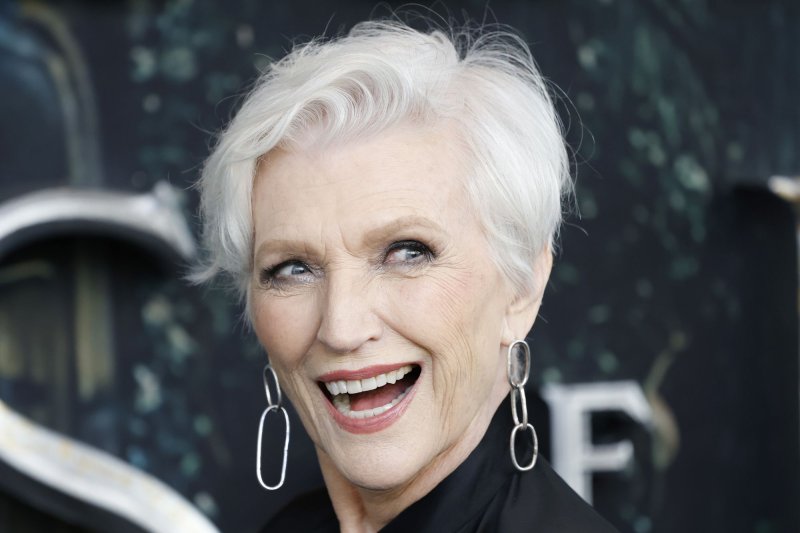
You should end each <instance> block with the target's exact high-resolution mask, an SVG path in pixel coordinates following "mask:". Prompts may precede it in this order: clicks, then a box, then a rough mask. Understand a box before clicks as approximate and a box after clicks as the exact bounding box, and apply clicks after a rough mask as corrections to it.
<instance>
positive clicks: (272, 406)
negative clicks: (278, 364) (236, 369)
mask: <svg viewBox="0 0 800 533" xmlns="http://www.w3.org/2000/svg"><path fill="white" fill-rule="evenodd" d="M268 371H269V372H268ZM269 374H272V379H273V380H274V381H275V391H276V395H277V398H278V401H277V402H275V403H273V402H272V394H271V393H270V391H269V379H268V376H269ZM264 391H265V392H266V393H267V408H266V409H264V412H263V413H261V421H260V422H259V423H258V452H257V454H256V476H257V477H258V482H259V483H261V486H262V487H264V488H265V489H267V490H277V489H279V488H281V487H282V486H283V481H284V480H285V479H286V460H287V458H288V457H289V415H288V414H287V413H286V409H285V408H284V407H283V406H282V405H281V401H282V400H283V396H282V395H281V385H280V383H278V375H277V374H276V373H275V370H273V369H272V367H271V366H270V365H267V366H265V367H264ZM270 411H280V412H282V413H283V418H284V420H285V421H286V439H285V440H284V443H283V465H282V466H281V479H280V481H278V484H277V485H273V486H269V485H267V484H266V483H264V480H263V479H261V437H262V436H263V435H264V420H265V419H266V418H267V413H269V412H270Z"/></svg>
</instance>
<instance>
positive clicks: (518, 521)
mask: <svg viewBox="0 0 800 533" xmlns="http://www.w3.org/2000/svg"><path fill="white" fill-rule="evenodd" d="M511 428H512V422H511V413H510V408H509V406H508V402H504V403H503V404H502V405H501V407H500V409H498V412H497V413H495V415H494V418H493V419H492V422H491V424H490V425H489V428H488V429H487V431H486V435H484V437H483V439H482V440H481V442H480V444H478V447H477V448H475V450H474V451H473V452H472V453H471V454H470V455H469V457H467V459H466V461H464V462H463V463H462V464H461V466H459V467H458V468H457V469H456V470H455V471H454V472H453V473H452V474H450V475H449V476H448V477H447V478H445V479H444V480H443V481H442V482H441V483H439V485H438V486H437V487H436V488H434V489H433V490H432V491H431V492H430V493H429V494H428V495H427V496H425V497H424V498H422V499H421V500H419V501H417V502H415V503H414V504H412V505H411V506H410V507H408V508H407V509H406V510H405V511H403V512H402V513H400V514H399V515H398V516H397V517H396V518H395V519H394V520H392V522H391V523H389V524H388V525H387V526H386V527H384V528H383V529H381V533H401V532H402V533H407V532H409V531H413V532H414V533H451V532H452V533H473V532H474V533H478V532H484V533H489V532H492V533H494V532H503V533H506V532H507V533H523V532H525V533H617V532H616V530H615V529H614V528H613V527H612V526H611V525H610V524H609V523H608V522H606V521H605V520H603V519H602V518H601V517H600V515H598V514H597V513H596V512H595V511H594V510H593V509H592V508H591V507H590V506H589V505H588V504H587V503H586V502H584V501H583V499H581V497H580V496H578V495H577V494H576V493H575V492H574V491H573V490H572V489H571V488H569V486H568V485H567V484H566V483H565V482H564V481H563V480H562V479H561V478H560V477H558V474H556V473H555V472H554V471H553V469H552V468H551V467H550V465H549V464H548V463H547V461H545V460H544V459H543V458H542V457H541V456H540V457H539V459H538V461H537V463H536V466H535V467H534V468H533V470H530V471H528V472H519V471H517V470H516V469H515V468H514V466H513V465H512V464H511V458H510V456H509V451H508V439H509V437H510V435H511ZM523 436H526V437H528V438H530V433H529V432H526V433H524V434H522V435H520V437H518V438H520V439H521V438H523ZM521 455H522V454H521ZM523 457H530V453H528V455H527V456H523ZM297 531H303V532H309V533H328V532H330V533H336V532H338V531H339V523H338V521H337V520H336V514H335V513H334V512H333V506H332V505H331V502H330V499H329V498H328V494H327V492H326V491H325V490H324V489H320V490H317V491H314V492H312V493H309V494H306V495H304V496H301V497H299V498H297V499H296V500H294V501H293V502H292V503H290V504H289V505H288V506H287V507H285V508H284V509H283V510H281V512H279V513H278V515H277V516H276V517H275V518H273V519H272V520H271V521H270V522H269V523H268V524H267V525H266V526H264V528H263V529H262V533H282V532H292V533H294V532H297Z"/></svg>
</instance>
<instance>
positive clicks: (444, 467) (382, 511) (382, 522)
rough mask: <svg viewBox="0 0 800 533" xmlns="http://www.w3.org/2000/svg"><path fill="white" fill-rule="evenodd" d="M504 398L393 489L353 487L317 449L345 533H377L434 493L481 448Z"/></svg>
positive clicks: (488, 403)
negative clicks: (461, 436) (418, 470)
mask: <svg viewBox="0 0 800 533" xmlns="http://www.w3.org/2000/svg"><path fill="white" fill-rule="evenodd" d="M506 392H507V391H506ZM504 395H505V392H504V394H503V395H501V396H500V397H499V398H493V400H495V401H490V402H487V407H489V408H488V409H483V410H481V411H480V412H479V413H478V415H477V416H476V417H475V418H474V419H473V420H472V422H471V423H470V425H469V427H468V428H467V430H466V431H465V432H464V436H463V438H461V439H459V440H458V441H457V442H455V443H454V444H453V445H452V446H450V447H449V448H447V449H446V450H444V451H443V452H441V453H440V454H439V455H438V456H437V457H436V458H435V459H434V460H433V461H432V462H431V463H430V464H428V465H427V466H426V467H425V468H423V469H422V470H421V471H420V472H418V473H417V474H416V475H415V476H414V477H413V478H411V479H410V480H408V481H407V482H405V483H402V484H401V485H398V486H397V487H393V488H390V489H385V490H373V489H367V488H364V487H359V486H357V485H354V484H353V483H351V482H350V481H349V480H348V479H347V478H345V477H344V476H343V475H342V474H341V473H340V472H339V470H338V469H337V468H336V465H335V464H334V463H333V461H331V459H330V457H329V456H328V455H327V454H326V453H325V452H324V451H323V450H321V449H320V448H317V456H318V457H319V464H320V468H321V470H322V476H323V478H324V480H325V486H326V487H327V489H328V494H329V495H330V498H331V502H332V503H333V509H334V511H335V512H336V517H337V519H338V520H339V527H340V530H341V531H342V533H373V532H376V531H378V530H380V529H381V528H383V527H384V526H386V525H387V524H388V523H389V522H391V521H392V520H393V519H394V518H395V517H396V516H397V515H399V514H400V513H401V512H403V511H404V510H405V509H407V508H408V507H409V506H411V505H412V504H413V503H414V502H416V501H418V500H419V499H421V498H422V497H424V496H425V495H426V494H428V493H429V492H431V491H432V490H433V489H434V488H435V487H436V486H437V485H438V484H439V483H441V482H442V480H444V479H445V478H446V477H447V476H449V475H450V474H451V473H453V471H455V469H456V468H458V466H459V465H460V464H461V463H463V462H464V460H466V458H467V457H468V456H469V454H470V453H472V451H473V450H474V449H475V448H476V447H477V446H478V444H479V443H480V441H481V439H482V438H483V436H484V434H485V433H486V429H487V428H488V427H489V423H490V422H491V419H492V416H493V415H494V412H495V411H496V409H497V407H498V406H499V405H500V403H501V402H502V400H503V398H504V397H505V396H504Z"/></svg>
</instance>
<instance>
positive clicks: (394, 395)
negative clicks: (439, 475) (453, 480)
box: [318, 363, 442, 491]
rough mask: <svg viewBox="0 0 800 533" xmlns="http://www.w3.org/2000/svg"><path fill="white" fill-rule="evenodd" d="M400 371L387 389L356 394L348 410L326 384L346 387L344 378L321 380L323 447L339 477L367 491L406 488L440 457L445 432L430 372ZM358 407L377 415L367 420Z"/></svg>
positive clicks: (407, 367) (411, 368)
mask: <svg viewBox="0 0 800 533" xmlns="http://www.w3.org/2000/svg"><path fill="white" fill-rule="evenodd" d="M393 366H398V365H393ZM401 368H402V369H403V370H402V376H399V377H398V379H396V380H391V379H390V383H388V384H387V385H386V386H385V387H380V386H379V387H378V388H377V389H371V390H370V391H367V392H363V393H356V394H354V395H352V394H351V395H350V399H348V400H347V402H346V405H343V402H342V398H341V396H342V394H339V395H338V396H339V398H337V397H336V396H337V395H336V394H331V392H330V388H329V387H330V386H327V387H326V386H325V382H328V383H330V382H331V381H340V382H341V381H342V379H341V378H342V376H341V375H339V374H338V373H337V374H335V375H333V376H325V379H323V380H321V381H320V391H321V395H322V396H324V401H323V402H322V403H323V405H324V409H323V411H324V413H323V414H322V417H323V418H325V419H326V423H325V424H323V425H322V426H323V427H324V428H325V429H324V430H323V431H322V432H320V433H318V437H319V444H321V448H322V450H324V452H325V454H326V455H327V456H328V458H329V459H330V461H331V462H332V465H333V466H335V468H336V470H337V471H338V473H339V474H340V475H341V476H343V477H344V478H345V479H346V480H347V481H348V482H350V483H351V484H353V485H355V486H358V487H360V488H363V489H368V490H373V491H386V490H391V489H394V488H397V487H400V486H403V485H404V484H407V483H408V482H409V481H411V480H413V479H414V477H415V476H417V475H418V473H419V472H420V471H421V470H423V469H424V468H425V466H426V465H428V464H429V463H430V462H431V460H432V459H433V458H434V456H435V453H432V450H433V448H434V442H433V440H435V439H434V437H435V436H436V435H438V434H439V432H441V430H442V428H441V427H437V426H438V424H436V423H435V420H436V419H437V416H436V413H437V412H438V411H436V409H438V408H437V407H436V406H435V405H434V404H435V401H434V399H433V394H432V391H431V380H430V376H429V375H428V374H429V373H426V372H425V370H424V365H423V364H419V363H411V364H408V365H401V366H398V371H399V369H401ZM371 373H372V374H374V373H375V371H374V370H373V371H371ZM350 377H352V376H350ZM370 377H371V376H370ZM332 378H333V379H332ZM365 379H369V378H365ZM392 381H394V383H392ZM381 382H382V380H380V379H379V380H378V383H381ZM381 389H383V391H381ZM334 392H337V389H336V388H334ZM345 396H347V395H345ZM379 403H380V404H381V405H390V404H394V405H391V407H390V408H388V409H386V410H381V409H379V408H376V407H375V406H374V405H373V404H375V405H377V404H379ZM318 407H319V406H318ZM353 407H356V408H358V409H360V410H365V409H368V408H372V409H378V411H376V414H374V415H373V416H365V417H363V418H362V417H360V415H359V416H353V413H352V412H351V411H352V409H351V408H353ZM318 420H319V418H318ZM318 428H319V429H322V427H320V426H318ZM323 432H324V434H321V433H323Z"/></svg>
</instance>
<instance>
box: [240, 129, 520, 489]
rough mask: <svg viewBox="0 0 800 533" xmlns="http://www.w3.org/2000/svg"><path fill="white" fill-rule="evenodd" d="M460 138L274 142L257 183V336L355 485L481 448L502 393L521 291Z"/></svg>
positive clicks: (398, 477)
mask: <svg viewBox="0 0 800 533" xmlns="http://www.w3.org/2000/svg"><path fill="white" fill-rule="evenodd" d="M456 146H457V144H456V142H455V134H454V133H453V132H450V131H446V130H444V131H443V130H434V129H428V130H419V129H417V130H414V129H410V128H408V129H395V130H392V131H391V132H388V133H384V134H382V135H381V136H379V137H377V138H375V139H372V140H366V141H359V142H354V143H351V144H347V145H345V146H341V147H335V148H330V149H326V150H321V151H311V152H303V153H294V152H285V151H274V152H272V153H270V154H268V155H267V156H266V157H265V159H264V161H263V162H262V164H261V166H260V168H259V172H258V176H257V178H256V183H255V190H254V196H253V205H252V207H253V217H254V230H255V234H254V235H255V239H254V274H253V280H252V285H251V290H250V305H251V310H252V313H253V322H254V326H255V331H256V334H257V335H258V338H259V340H260V341H261V343H262V344H263V346H264V347H265V348H266V350H267V353H268V355H269V357H270V361H271V363H272V365H273V366H274V367H275V369H276V371H277V372H278V375H279V378H280V383H281V385H282V387H283V389H284V390H285V392H286V394H287V395H288V396H289V398H290V399H291V401H292V403H293V404H294V406H295V407H296V408H297V411H298V412H299V415H300V417H301V419H302V421H303V424H304V426H305V428H306V430H307V431H308V433H309V435H310V436H311V439H312V440H313V441H314V443H315V444H316V446H317V449H318V452H319V453H320V454H321V460H322V459H323V458H324V459H325V461H324V463H325V464H328V463H330V464H333V465H334V466H335V468H336V469H337V470H338V472H339V473H340V474H341V475H343V476H344V477H345V478H346V479H347V480H349V481H350V482H351V483H354V484H355V485H357V486H360V487H364V488H369V489H376V490H383V489H392V488H396V487H401V486H403V484H405V483H408V482H410V481H411V480H413V479H414V478H415V477H416V476H418V475H419V474H421V473H422V472H424V471H425V469H426V468H428V467H431V465H435V464H436V463H437V462H438V460H439V459H441V458H442V456H444V455H446V454H448V453H449V452H450V451H451V450H453V449H456V447H457V445H458V444H459V443H461V442H463V441H465V440H466V439H470V438H472V439H473V442H477V440H475V438H477V439H479V438H480V436H481V435H482V433H483V431H485V424H486V421H488V419H489V418H490V417H491V414H492V413H493V412H494V410H495V408H496V407H497V405H498V403H499V402H500V400H501V399H502V397H503V396H504V395H505V394H506V392H507V390H508V385H507V383H506V378H505V366H504V365H505V350H506V348H507V345H508V343H509V342H511V341H512V340H513V338H512V337H513V336H514V335H513V334H512V333H511V332H510V331H509V328H508V325H507V323H508V320H507V319H508V312H509V306H510V305H511V303H512V301H513V300H514V298H513V296H512V292H511V290H510V288H509V287H508V284H507V283H506V282H505V279H504V278H503V277H502V276H501V274H500V273H499V271H498V270H497V268H496V266H495V265H494V263H493V262H492V260H491V258H490V255H491V252H490V250H489V246H488V244H487V241H486V238H485V236H484V234H483V232H482V230H481V226H480V224H479V221H478V219H477V217H476V214H475V211H474V209H473V208H472V206H471V205H470V202H469V201H468V199H467V195H466V192H465V191H464V189H463V186H462V183H463V178H464V172H465V169H464V168H463V166H462V164H461V163H462V162H463V160H464V158H463V157H462V156H461V154H460V153H459V152H458V150H457V148H456ZM529 325H530V324H528V326H529ZM526 331H527V330H526ZM526 331H523V332H522V333H521V335H524V334H525V333H526ZM517 334H519V333H517ZM359 390H360V391H361V392H359ZM482 421H483V422H482ZM476 432H478V434H476Z"/></svg>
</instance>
